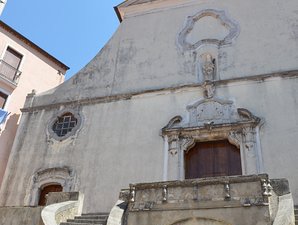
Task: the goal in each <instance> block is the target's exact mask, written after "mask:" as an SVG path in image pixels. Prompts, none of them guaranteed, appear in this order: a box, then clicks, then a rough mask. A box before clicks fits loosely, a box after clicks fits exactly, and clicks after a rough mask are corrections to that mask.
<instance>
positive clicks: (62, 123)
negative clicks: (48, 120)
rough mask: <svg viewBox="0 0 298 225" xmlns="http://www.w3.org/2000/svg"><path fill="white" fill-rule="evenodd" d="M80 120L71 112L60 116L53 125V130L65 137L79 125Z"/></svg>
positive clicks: (59, 135)
mask: <svg viewBox="0 0 298 225" xmlns="http://www.w3.org/2000/svg"><path fill="white" fill-rule="evenodd" d="M77 123H78V120H77V119H76V118H75V117H74V115H73V114H72V113H70V112H68V113H65V114H63V115H62V116H60V117H58V119H57V120H56V122H55V123H54V125H53V131H54V133H55V134H56V135H57V136H58V137H64V136H65V135H66V134H67V133H69V132H71V131H72V129H73V128H74V127H75V126H76V125H77Z"/></svg>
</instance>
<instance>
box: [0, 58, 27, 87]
mask: <svg viewBox="0 0 298 225" xmlns="http://www.w3.org/2000/svg"><path fill="white" fill-rule="evenodd" d="M21 73H22V72H21V71H19V70H18V69H16V68H14V67H13V66H11V65H9V64H8V63H7V62H5V61H3V60H0V76H2V77H5V78H6V79H8V80H10V81H12V82H13V83H15V84H17V83H18V81H19V78H20V76H21Z"/></svg>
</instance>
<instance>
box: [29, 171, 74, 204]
mask: <svg viewBox="0 0 298 225" xmlns="http://www.w3.org/2000/svg"><path fill="white" fill-rule="evenodd" d="M77 182H78V179H77V176H76V173H75V172H74V171H73V170H72V169H70V168H68V167H54V168H47V169H42V170H39V171H37V172H35V173H34V174H33V175H32V176H31V179H30V182H29V185H28V187H27V191H26V196H25V199H24V205H25V206H37V205H38V201H39V195H40V190H41V189H42V188H43V187H45V186H48V185H51V184H59V185H61V186H62V188H63V192H72V191H74V190H75V189H76V186H77Z"/></svg>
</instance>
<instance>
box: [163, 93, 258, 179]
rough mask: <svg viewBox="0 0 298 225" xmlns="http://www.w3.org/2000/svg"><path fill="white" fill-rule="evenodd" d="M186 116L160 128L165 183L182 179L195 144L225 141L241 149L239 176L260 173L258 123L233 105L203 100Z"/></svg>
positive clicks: (191, 106)
mask: <svg viewBox="0 0 298 225" xmlns="http://www.w3.org/2000/svg"><path fill="white" fill-rule="evenodd" d="M187 111H188V115H187V116H186V117H185V118H183V117H182V116H176V117H174V118H173V119H171V120H170V121H169V123H168V124H167V125H166V126H165V127H164V128H162V135H163V137H164V140H165V141H166V142H167V143H165V146H166V147H165V151H167V152H165V155H166V156H167V157H166V159H165V166H164V168H165V171H164V179H165V180H177V179H178V180H179V179H180V180H181V179H184V175H185V171H184V154H185V152H187V151H188V150H190V149H191V148H192V147H193V146H194V145H195V143H196V142H204V141H217V140H228V141H229V142H230V143H231V144H233V145H235V146H237V147H238V148H239V149H240V154H241V165H242V174H243V175H248V174H259V173H262V172H263V162H262V155H261V148H260V143H259V126H260V125H261V119H260V118H258V117H256V116H254V115H253V114H252V113H251V112H250V111H248V110H247V109H243V108H238V109H236V107H235V105H234V103H233V102H232V101H226V100H221V99H214V98H212V99H203V100H200V101H197V102H195V103H194V104H192V105H189V106H187Z"/></svg>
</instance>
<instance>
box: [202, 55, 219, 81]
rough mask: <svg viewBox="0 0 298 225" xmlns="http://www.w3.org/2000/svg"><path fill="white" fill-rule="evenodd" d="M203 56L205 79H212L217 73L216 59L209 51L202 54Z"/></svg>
mask: <svg viewBox="0 0 298 225" xmlns="http://www.w3.org/2000/svg"><path fill="white" fill-rule="evenodd" d="M201 58H202V64H201V65H202V73H203V76H204V81H212V80H214V79H215V74H216V61H215V58H213V57H212V55H211V54H209V53H207V54H204V55H202V56H201Z"/></svg>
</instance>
